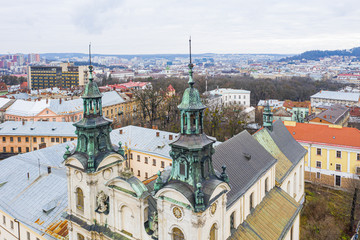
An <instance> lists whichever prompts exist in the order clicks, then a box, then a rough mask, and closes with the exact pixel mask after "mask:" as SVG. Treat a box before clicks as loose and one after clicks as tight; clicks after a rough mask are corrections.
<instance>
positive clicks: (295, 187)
mask: <svg viewBox="0 0 360 240" xmlns="http://www.w3.org/2000/svg"><path fill="white" fill-rule="evenodd" d="M296 192H297V178H296V173H295V174H294V188H293V196H294V198H295V197H296Z"/></svg>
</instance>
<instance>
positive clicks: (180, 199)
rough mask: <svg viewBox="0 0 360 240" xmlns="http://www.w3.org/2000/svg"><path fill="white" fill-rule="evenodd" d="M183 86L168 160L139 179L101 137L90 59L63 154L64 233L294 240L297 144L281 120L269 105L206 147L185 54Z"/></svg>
mask: <svg viewBox="0 0 360 240" xmlns="http://www.w3.org/2000/svg"><path fill="white" fill-rule="evenodd" d="M188 84H189V87H188V88H187V89H186V90H185V92H184V94H183V98H182V102H181V104H180V105H179V106H178V108H179V110H180V118H181V132H180V135H179V137H178V138H176V139H175V140H174V141H173V142H172V143H171V144H170V146H171V152H170V156H171V157H172V161H173V164H172V167H167V168H165V169H164V170H163V171H162V172H160V171H159V172H158V174H157V176H155V177H151V178H150V179H147V180H145V181H140V180H139V179H138V178H137V177H135V176H134V175H133V174H132V172H131V171H130V170H129V169H127V166H126V161H125V160H126V155H125V154H124V150H123V149H122V146H121V143H118V145H119V146H113V145H112V144H111V142H110V137H109V134H110V132H111V127H110V124H111V122H110V121H109V120H108V119H106V118H104V117H103V116H102V105H101V93H100V91H99V89H98V87H97V85H96V83H95V82H94V81H93V77H92V66H90V67H89V83H88V84H87V85H86V89H85V92H84V95H83V101H84V116H83V118H82V119H81V120H80V121H79V122H77V123H75V126H76V134H77V135H78V140H77V146H76V149H74V150H73V151H69V149H67V151H66V152H65V154H64V159H65V161H64V163H65V166H66V169H67V170H66V171H67V183H68V212H67V217H66V218H67V220H68V221H69V227H68V228H69V238H70V239H73V240H84V239H88V240H90V239H144V240H150V239H159V240H170V239H171V240H183V239H186V240H194V239H199V240H225V239H289V240H295V239H299V224H300V221H299V213H300V210H301V208H302V201H303V198H304V180H303V176H304V174H303V171H304V167H303V161H304V159H303V158H304V154H305V153H304V154H303V152H302V150H303V148H299V147H298V146H297V145H296V146H295V144H297V142H296V141H295V140H294V141H292V140H291V139H292V137H291V135H290V134H289V132H287V130H286V128H285V127H284V128H283V127H282V123H281V122H275V123H274V125H273V124H272V119H271V117H272V116H271V113H269V115H268V116H265V119H264V120H265V121H264V122H265V123H266V124H265V127H264V128H263V129H262V130H260V131H259V133H257V135H256V137H253V136H251V135H250V134H249V133H248V132H246V131H244V132H242V133H240V134H238V135H236V136H234V137H233V138H231V139H229V140H228V141H226V142H224V143H221V144H220V145H218V146H217V147H214V146H213V144H214V143H215V141H216V139H214V138H212V137H209V136H207V135H205V133H204V131H203V118H204V110H205V108H206V106H205V105H203V104H202V102H201V99H200V94H199V92H198V90H197V89H196V88H195V87H194V84H195V82H194V79H193V64H192V63H191V60H190V64H189V81H188ZM284 137H285V139H284ZM299 146H300V145H299ZM289 149H292V152H291V151H289ZM294 149H295V150H294ZM294 151H295V153H294ZM290 155H291V156H290Z"/></svg>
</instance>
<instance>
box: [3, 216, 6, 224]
mask: <svg viewBox="0 0 360 240" xmlns="http://www.w3.org/2000/svg"><path fill="white" fill-rule="evenodd" d="M3 224H4V225H6V217H5V216H3Z"/></svg>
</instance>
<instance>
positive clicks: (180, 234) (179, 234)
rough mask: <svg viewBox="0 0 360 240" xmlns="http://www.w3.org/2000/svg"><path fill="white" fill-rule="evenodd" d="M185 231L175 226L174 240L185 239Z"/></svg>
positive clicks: (173, 231)
mask: <svg viewBox="0 0 360 240" xmlns="http://www.w3.org/2000/svg"><path fill="white" fill-rule="evenodd" d="M184 239H185V236H184V233H183V232H182V231H181V230H180V229H179V228H176V227H175V228H173V230H172V240H184Z"/></svg>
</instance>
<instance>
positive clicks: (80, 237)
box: [77, 233, 85, 240]
mask: <svg viewBox="0 0 360 240" xmlns="http://www.w3.org/2000/svg"><path fill="white" fill-rule="evenodd" d="M77 240H85V237H84V236H83V235H81V234H80V233H78V234H77Z"/></svg>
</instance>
